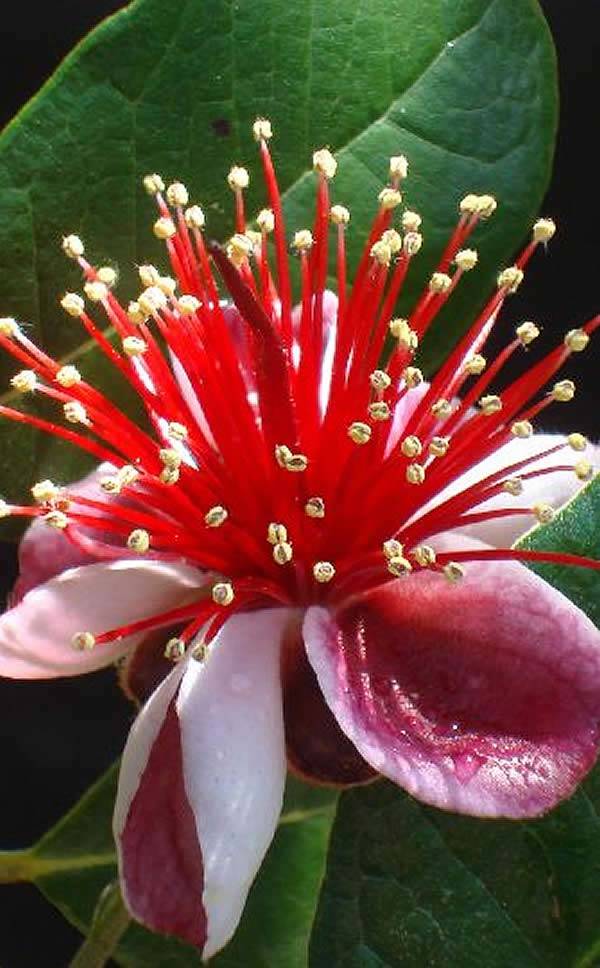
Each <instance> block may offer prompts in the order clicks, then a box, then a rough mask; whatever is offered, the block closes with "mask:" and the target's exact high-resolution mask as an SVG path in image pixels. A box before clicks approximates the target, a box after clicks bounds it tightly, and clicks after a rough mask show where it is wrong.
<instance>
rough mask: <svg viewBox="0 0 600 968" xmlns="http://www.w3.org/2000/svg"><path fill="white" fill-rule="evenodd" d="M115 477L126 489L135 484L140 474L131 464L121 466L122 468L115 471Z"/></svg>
mask: <svg viewBox="0 0 600 968" xmlns="http://www.w3.org/2000/svg"><path fill="white" fill-rule="evenodd" d="M117 477H118V478H119V480H120V481H121V484H122V485H123V487H127V486H128V485H129V484H135V482H136V481H138V480H139V478H140V472H139V471H138V469H137V467H134V466H133V464H123V467H120V468H119V470H118V471H117Z"/></svg>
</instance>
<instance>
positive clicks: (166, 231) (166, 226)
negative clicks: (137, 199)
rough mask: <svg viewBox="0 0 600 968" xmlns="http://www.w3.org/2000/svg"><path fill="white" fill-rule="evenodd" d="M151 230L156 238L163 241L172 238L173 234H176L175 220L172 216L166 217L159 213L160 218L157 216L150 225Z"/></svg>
mask: <svg viewBox="0 0 600 968" xmlns="http://www.w3.org/2000/svg"><path fill="white" fill-rule="evenodd" d="M152 231H153V232H154V234H155V236H156V238H157V239H161V240H163V241H164V240H165V239H172V238H173V236H174V235H176V234H177V229H176V228H175V222H174V221H173V219H172V218H167V217H166V216H165V215H161V217H160V218H157V220H156V222H155V223H154V225H153V226H152Z"/></svg>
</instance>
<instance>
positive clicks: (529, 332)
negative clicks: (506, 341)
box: [515, 321, 540, 346]
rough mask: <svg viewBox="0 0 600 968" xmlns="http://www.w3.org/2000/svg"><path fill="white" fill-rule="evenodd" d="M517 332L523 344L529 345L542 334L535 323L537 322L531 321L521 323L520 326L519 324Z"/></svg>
mask: <svg viewBox="0 0 600 968" xmlns="http://www.w3.org/2000/svg"><path fill="white" fill-rule="evenodd" d="M515 333H516V334H517V338H518V339H520V340H521V343H522V344H523V346H529V344H530V343H533V341H534V339H537V338H538V336H539V335H540V331H539V329H538V327H537V326H536V325H535V323H532V322H530V321H527V322H525V323H521V325H520V326H517V328H516V329H515Z"/></svg>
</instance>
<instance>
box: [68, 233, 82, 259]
mask: <svg viewBox="0 0 600 968" xmlns="http://www.w3.org/2000/svg"><path fill="white" fill-rule="evenodd" d="M62 248H63V252H64V253H65V255H66V256H68V257H69V259H80V258H81V256H82V255H83V253H84V252H85V247H84V244H83V242H82V241H81V239H80V238H79V236H78V235H65V237H64V238H63V240H62Z"/></svg>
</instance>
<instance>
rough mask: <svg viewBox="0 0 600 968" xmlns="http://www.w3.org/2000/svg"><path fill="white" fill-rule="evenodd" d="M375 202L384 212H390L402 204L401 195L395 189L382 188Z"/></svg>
mask: <svg viewBox="0 0 600 968" xmlns="http://www.w3.org/2000/svg"><path fill="white" fill-rule="evenodd" d="M377 201H378V202H379V204H380V206H381V208H382V209H383V210H384V211H385V212H390V211H391V210H392V209H394V208H398V205H401V204H402V195H401V193H400V192H399V191H397V189H395V188H382V189H381V191H380V192H379V195H378V196H377Z"/></svg>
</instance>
